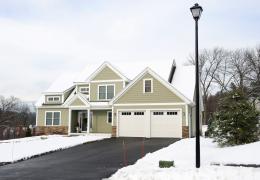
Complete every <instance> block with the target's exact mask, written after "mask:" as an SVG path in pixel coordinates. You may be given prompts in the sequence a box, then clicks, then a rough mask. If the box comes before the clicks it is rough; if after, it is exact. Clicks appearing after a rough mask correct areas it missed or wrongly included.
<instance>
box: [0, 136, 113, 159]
mask: <svg viewBox="0 0 260 180" xmlns="http://www.w3.org/2000/svg"><path fill="white" fill-rule="evenodd" d="M110 137H111V135H110V134H89V135H79V136H63V135H49V136H35V137H28V138H21V139H12V140H5V141H0V162H1V163H3V162H14V161H18V160H21V159H27V158H30V157H32V156H35V155H40V154H43V153H47V152H50V151H56V150H60V149H66V148H69V147H73V146H77V145H80V144H83V143H86V142H91V141H98V140H102V139H105V138H110Z"/></svg>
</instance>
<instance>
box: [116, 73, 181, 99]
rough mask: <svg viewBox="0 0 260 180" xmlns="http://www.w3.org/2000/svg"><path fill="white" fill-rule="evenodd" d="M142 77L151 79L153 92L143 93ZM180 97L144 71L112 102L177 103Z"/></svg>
mask: <svg viewBox="0 0 260 180" xmlns="http://www.w3.org/2000/svg"><path fill="white" fill-rule="evenodd" d="M143 79H153V92H152V93H143ZM179 102H183V100H182V99H181V98H179V97H178V96H177V95H175V94H174V93H173V92H172V91H171V90H169V89H168V88H167V87H165V86H164V85H163V84H162V83H161V82H160V81H158V80H157V79H155V78H153V77H152V76H151V75H150V74H149V73H146V74H145V75H144V76H143V77H142V78H141V79H139V80H138V81H137V82H136V83H135V84H134V85H133V86H132V87H131V88H130V89H128V90H127V91H126V92H125V93H124V94H123V95H122V96H121V97H120V98H119V99H118V100H117V101H116V102H114V104H118V103H119V104H121V103H122V104H124V103H179Z"/></svg>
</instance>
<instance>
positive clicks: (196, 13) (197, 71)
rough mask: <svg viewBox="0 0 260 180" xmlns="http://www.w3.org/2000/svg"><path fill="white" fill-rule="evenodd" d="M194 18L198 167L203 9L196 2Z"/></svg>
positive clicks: (197, 155) (193, 8)
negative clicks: (201, 16) (200, 50)
mask: <svg viewBox="0 0 260 180" xmlns="http://www.w3.org/2000/svg"><path fill="white" fill-rule="evenodd" d="M190 11H191V13H192V16H193V18H194V20H195V62H196V67H195V69H196V87H195V88H196V89H195V91H196V168H199V167H200V111H199V107H200V102H199V98H200V97H199V60H198V57H199V52H198V20H199V18H200V15H201V13H202V11H203V9H202V7H201V6H199V4H198V3H196V4H195V5H194V6H193V7H191V8H190Z"/></svg>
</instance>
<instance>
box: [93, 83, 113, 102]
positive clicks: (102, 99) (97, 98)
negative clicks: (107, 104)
mask: <svg viewBox="0 0 260 180" xmlns="http://www.w3.org/2000/svg"><path fill="white" fill-rule="evenodd" d="M100 86H105V87H106V98H105V99H99V87H100ZM107 86H114V96H113V98H114V97H115V93H116V85H115V84H98V88H97V100H99V101H110V100H112V99H113V98H112V99H107Z"/></svg>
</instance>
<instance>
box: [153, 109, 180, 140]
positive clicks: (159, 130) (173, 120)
mask: <svg viewBox="0 0 260 180" xmlns="http://www.w3.org/2000/svg"><path fill="white" fill-rule="evenodd" d="M181 121H182V118H181V112H180V111H151V137H180V138H181V137H182V122H181Z"/></svg>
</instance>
